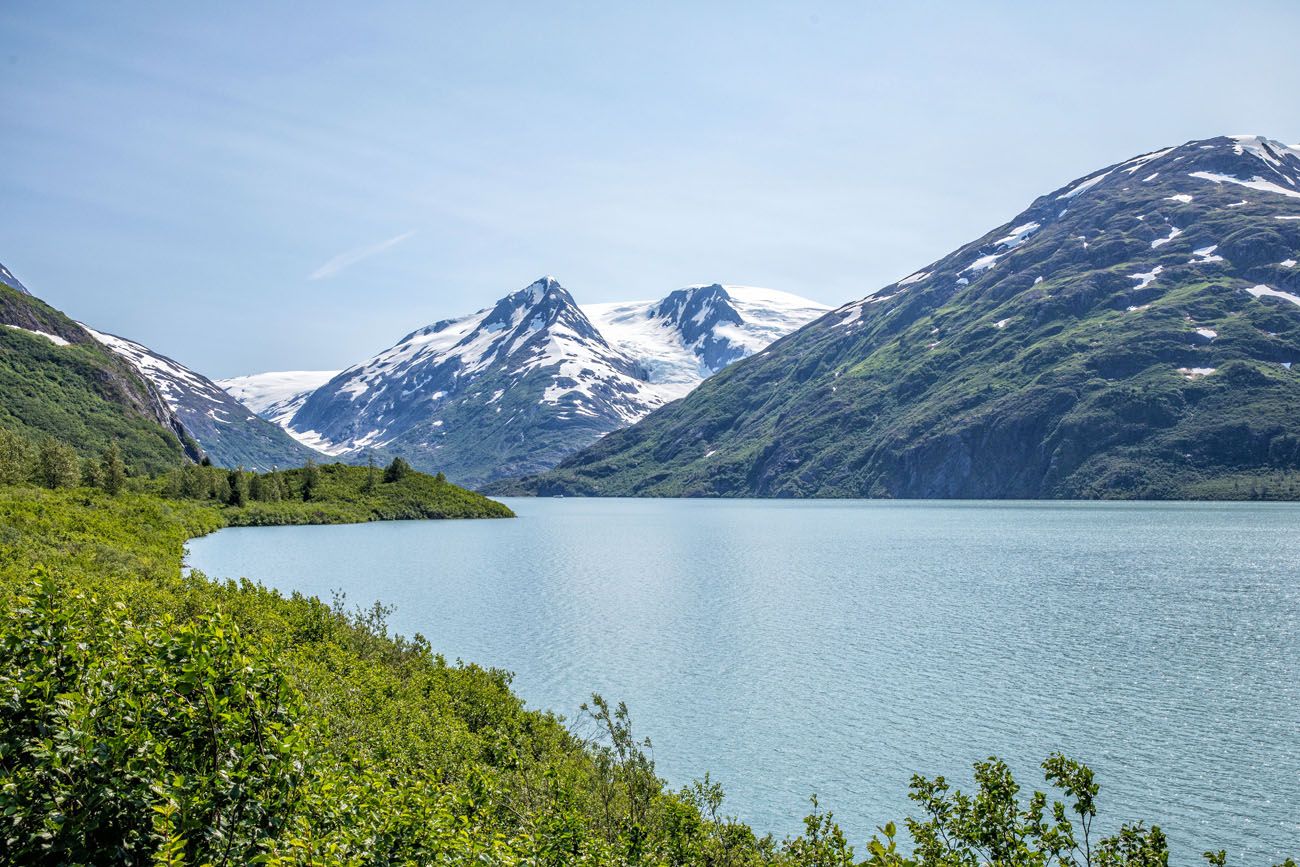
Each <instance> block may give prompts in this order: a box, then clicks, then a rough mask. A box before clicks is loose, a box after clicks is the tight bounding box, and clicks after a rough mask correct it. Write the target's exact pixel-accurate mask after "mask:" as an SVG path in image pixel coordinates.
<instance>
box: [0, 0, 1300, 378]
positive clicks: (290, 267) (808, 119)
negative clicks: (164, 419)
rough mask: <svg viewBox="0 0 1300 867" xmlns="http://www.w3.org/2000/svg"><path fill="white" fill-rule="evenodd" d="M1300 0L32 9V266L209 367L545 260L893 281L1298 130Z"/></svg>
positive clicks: (79, 311)
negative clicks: (1019, 220)
mask: <svg viewBox="0 0 1300 867" xmlns="http://www.w3.org/2000/svg"><path fill="white" fill-rule="evenodd" d="M1298 33H1300V3H1295V2H1253V3H1252V2H1238V3H1234V4H1224V3H1221V2H1216V3H1197V2H1183V3H1154V2H1153V3H1142V4H1138V3H1102V2H1075V3H1070V4H1055V3H1028V2H1026V3H998V2H985V3H979V4H976V3H965V2H951V3H908V4H902V3H889V4H885V3H879V4H872V3H866V2H860V3H846V4H831V3H825V4H821V3H800V4H793V3H792V4H764V3H755V2H747V3H736V4H726V3H711V4H698V3H682V4H666V3H648V4H630V3H589V4H568V3H548V4H523V3H504V4H496V3H488V2H480V3H473V4H440V5H435V4H431V3H424V4H410V5H406V4H387V3H365V4H361V3H346V4H343V3H341V4H338V5H335V6H328V5H323V4H312V5H311V6H309V5H308V4H292V5H291V4H274V3H269V4H255V3H231V4H196V3H170V4H165V3H155V4H130V3H114V4H103V3H81V4H78V3H57V4H56V3H41V2H26V0H7V2H6V3H5V4H3V6H0V73H2V74H0V197H2V200H3V207H2V208H0V262H3V263H4V264H6V265H8V266H9V267H10V268H11V269H12V270H13V271H14V273H15V274H17V276H18V277H19V278H20V279H22V280H23V281H24V282H25V283H26V284H27V286H28V287H29V288H31V289H32V290H33V291H34V292H36V293H37V294H38V295H40V296H42V297H43V298H45V299H46V300H47V301H49V302H50V303H52V304H54V305H55V306H58V307H60V308H61V309H63V310H65V311H66V312H68V313H69V314H71V315H73V316H74V317H76V318H79V319H82V320H84V321H86V322H88V323H90V324H92V325H94V326H95V327H97V328H101V329H105V330H109V331H113V332H117V333H120V334H123V335H125V336H128V337H131V338H133V339H135V340H139V341H142V342H144V343H146V344H148V345H150V346H152V347H154V348H155V349H157V350H159V351H162V352H164V353H167V354H170V355H172V356H174V357H176V358H177V359H179V360H180V361H182V362H184V363H186V364H189V365H190V366H192V367H195V368H196V369H198V370H200V371H202V372H204V373H207V374H209V375H211V376H228V375H233V374H238V373H249V372H254V371H260V370H270V369H306V368H324V367H342V366H346V365H348V364H350V363H352V362H355V361H359V360H361V359H362V358H364V357H366V356H367V355H369V354H371V353H372V352H374V351H376V350H379V349H381V348H383V347H385V346H388V345H389V344H391V343H393V342H394V341H395V340H396V339H398V338H400V337H401V336H402V335H403V334H406V333H407V332H409V331H411V330H413V329H415V328H417V327H420V326H422V325H424V324H426V323H428V322H432V321H434V320H437V319H440V318H444V317H448V316H453V315H458V314H461V313H465V312H469V311H471V310H474V309H478V308H480V307H483V306H486V305H488V304H490V303H491V302H492V301H494V300H495V299H497V298H498V297H500V296H501V295H504V294H506V293H507V292H509V291H512V290H514V289H517V288H520V287H522V286H524V285H526V284H527V283H529V282H530V281H531V280H532V279H534V278H536V277H538V276H541V275H543V274H552V275H554V276H556V277H557V278H559V279H560V281H561V282H562V283H564V284H565V286H567V287H568V288H569V289H570V290H571V291H572V292H573V293H574V295H575V297H577V299H578V300H579V301H605V300H616V299H631V298H655V297H660V296H662V295H664V294H666V293H668V292H669V291H671V290H672V289H674V288H677V287H679V286H682V285H686V284H690V283H697V282H705V281H714V280H718V281H722V282H732V283H749V284H755V285H762V286H771V287H774V288H778V289H784V290H787V291H791V292H796V293H799V294H803V295H806V296H808V297H810V298H815V299H817V300H819V301H823V302H825V303H828V304H839V303H842V302H844V301H847V300H850V299H853V298H857V297H861V296H862V295H865V294H867V293H868V292H870V291H872V290H874V289H876V288H878V287H879V286H881V285H884V284H886V283H889V282H891V281H893V280H895V279H897V278H899V277H901V276H903V275H905V274H907V273H909V272H911V271H913V270H915V269H916V268H918V267H919V266H921V265H924V264H926V263H927V262H929V261H931V260H933V259H935V258H938V257H939V256H941V255H942V254H944V253H946V252H948V251H949V250H950V249H952V248H954V247H956V246H958V245H959V244H962V243H964V242H966V241H968V240H970V239H972V238H973V237H976V236H978V235H980V234H982V233H983V232H985V231H986V230H988V229H990V228H992V227H994V226H996V225H998V224H1000V223H1001V222H1003V221H1005V220H1007V219H1009V218H1011V217H1012V216H1014V215H1015V214H1016V213H1017V212H1018V211H1020V210H1021V209H1023V208H1024V207H1025V206H1026V205H1027V204H1028V203H1029V201H1030V200H1032V199H1033V198H1034V197H1035V196H1037V195H1039V194H1041V193H1044V192H1046V191H1048V190H1050V189H1053V188H1055V187H1058V186H1060V185H1062V184H1064V183H1066V182H1067V181H1069V180H1071V179H1073V178H1075V177H1078V176H1080V175H1082V174H1085V173H1087V172H1088V171H1090V170H1092V169H1094V168H1098V167H1101V166H1103V165H1106V164H1109V163H1112V162H1115V161H1117V160H1120V159H1124V158H1127V157H1129V156H1132V155H1134V154H1137V153H1141V152H1144V151H1148V150H1152V149H1155V148H1157V147H1160V146H1163V145H1169V144H1175V143H1180V142H1183V141H1186V140H1189V139H1194V138H1205V137H1209V136H1213V135H1218V134H1225V133H1243V132H1245V133H1261V134H1264V135H1268V136H1271V137H1274V138H1279V139H1283V140H1285V141H1287V142H1295V141H1296V140H1300V108H1298V107H1297V100H1296V94H1298V93H1300V51H1297V49H1296V35H1297V34H1298Z"/></svg>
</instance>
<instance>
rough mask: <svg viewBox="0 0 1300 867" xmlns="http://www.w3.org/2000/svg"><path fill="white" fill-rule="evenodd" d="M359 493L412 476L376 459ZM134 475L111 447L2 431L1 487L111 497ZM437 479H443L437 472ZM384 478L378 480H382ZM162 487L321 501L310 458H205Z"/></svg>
mask: <svg viewBox="0 0 1300 867" xmlns="http://www.w3.org/2000/svg"><path fill="white" fill-rule="evenodd" d="M367 464H368V466H367V476H366V482H365V484H364V486H363V487H362V492H363V493H367V494H369V493H375V492H376V491H378V485H379V484H393V483H395V482H400V481H401V480H403V479H405V478H407V477H408V476H410V475H411V474H412V473H414V472H415V470H414V469H412V467H411V465H410V464H409V463H407V462H406V461H405V460H403V459H402V458H394V459H393V460H392V461H391V462H390V463H389V464H388V465H387V466H386V467H384V469H383V471H382V472H380V470H379V468H378V467H377V466H376V464H375V461H374V457H373V456H371V457H370V458H369V460H368V462H367ZM137 478H139V479H145V478H156V477H143V476H141V477H137V476H136V475H135V474H133V473H132V472H131V471H130V469H129V468H128V467H127V465H126V461H125V458H124V456H123V453H122V449H121V447H120V446H119V445H118V444H117V443H116V442H113V443H110V444H109V445H108V447H107V448H105V449H104V450H103V451H102V452H101V453H100V454H98V455H93V456H90V455H88V456H84V457H83V456H82V455H81V454H80V453H79V452H78V451H77V449H75V448H73V447H72V446H70V445H68V444H67V443H65V442H62V441H61V440H58V439H56V438H54V437H44V438H42V439H40V440H38V441H36V442H33V441H31V440H29V439H27V438H25V437H23V436H21V435H19V434H18V433H15V432H14V431H12V430H9V429H7V428H0V485H25V484H34V485H39V486H40V487H44V488H50V489H52V490H57V489H59V488H96V489H99V490H102V491H105V492H106V493H108V494H111V495H114V496H115V495H117V494H119V493H121V492H122V491H124V490H126V489H127V487H128V485H129V484H130V483H131V482H132V481H133V480H135V479H137ZM434 478H435V479H436V481H438V482H440V483H445V482H446V481H447V477H446V476H445V475H443V474H442V473H438V474H437V476H435V477H434ZM381 479H382V482H381V481H380V480H381ZM161 482H162V488H161V491H158V488H157V487H153V488H152V490H154V491H155V492H160V493H161V494H162V495H163V496H164V497H168V498H170V499H174V500H209V501H214V502H215V503H218V504H221V505H227V506H245V505H247V504H249V503H279V502H283V501H287V500H301V501H303V502H313V501H317V500H320V499H323V497H322V492H321V469H320V466H319V465H318V464H317V463H316V462H315V461H313V460H308V461H307V464H306V465H305V466H304V467H302V468H301V469H293V470H280V469H274V468H273V469H272V470H270V471H269V472H256V471H252V470H245V469H244V468H243V467H237V468H235V469H225V468H222V467H217V466H214V465H213V464H212V461H211V460H209V459H208V458H206V457H205V458H204V459H203V461H202V462H201V463H198V464H192V463H186V464H184V465H182V466H179V467H174V468H172V469H170V470H168V471H167V472H166V473H164V474H163V476H162V477H161Z"/></svg>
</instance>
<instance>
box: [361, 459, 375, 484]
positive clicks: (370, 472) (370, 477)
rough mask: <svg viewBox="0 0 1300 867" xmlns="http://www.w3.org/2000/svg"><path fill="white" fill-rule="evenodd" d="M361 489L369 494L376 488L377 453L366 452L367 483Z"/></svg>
mask: <svg viewBox="0 0 1300 867" xmlns="http://www.w3.org/2000/svg"><path fill="white" fill-rule="evenodd" d="M361 490H362V491H364V492H365V493H367V494H370V493H373V492H374V490H375V453H374V452H366V483H365V484H364V485H363V486H362V487H361Z"/></svg>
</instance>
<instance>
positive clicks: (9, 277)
mask: <svg viewBox="0 0 1300 867" xmlns="http://www.w3.org/2000/svg"><path fill="white" fill-rule="evenodd" d="M0 283H3V284H5V285H6V286H9V287H11V288H13V289H17V290H18V291H19V292H21V293H22V294H24V295H30V294H32V293H30V292H28V291H27V287H26V286H24V285H23V284H22V283H19V282H18V278H17V277H15V276H14V274H13V272H12V271H10V270H9V269H8V268H6V267H5V266H4V264H3V263H0Z"/></svg>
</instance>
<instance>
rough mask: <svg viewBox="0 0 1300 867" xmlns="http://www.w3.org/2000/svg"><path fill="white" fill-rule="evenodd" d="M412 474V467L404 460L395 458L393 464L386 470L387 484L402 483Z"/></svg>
mask: <svg viewBox="0 0 1300 867" xmlns="http://www.w3.org/2000/svg"><path fill="white" fill-rule="evenodd" d="M410 474H411V465H410V464H408V463H407V462H406V461H405V460H403V459H402V458H393V462H392V463H390V464H389V465H388V466H387V467H385V468H384V481H385V482H389V483H392V482H400V481H401V480H402V479H404V478H406V477H407V476H409V475H410Z"/></svg>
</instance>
